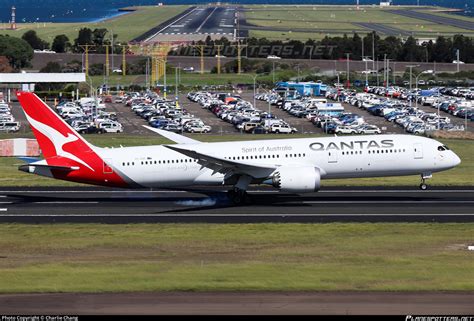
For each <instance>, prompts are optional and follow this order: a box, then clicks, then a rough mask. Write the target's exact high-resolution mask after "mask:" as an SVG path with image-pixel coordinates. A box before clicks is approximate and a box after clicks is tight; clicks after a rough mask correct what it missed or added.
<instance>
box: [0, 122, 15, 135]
mask: <svg viewBox="0 0 474 321" xmlns="http://www.w3.org/2000/svg"><path fill="white" fill-rule="evenodd" d="M19 130H20V123H19V122H5V123H0V132H3V133H11V132H17V131H19Z"/></svg>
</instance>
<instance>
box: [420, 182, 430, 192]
mask: <svg viewBox="0 0 474 321" xmlns="http://www.w3.org/2000/svg"><path fill="white" fill-rule="evenodd" d="M420 189H421V190H422V191H426V190H427V189H428V185H426V184H424V183H421V184H420Z"/></svg>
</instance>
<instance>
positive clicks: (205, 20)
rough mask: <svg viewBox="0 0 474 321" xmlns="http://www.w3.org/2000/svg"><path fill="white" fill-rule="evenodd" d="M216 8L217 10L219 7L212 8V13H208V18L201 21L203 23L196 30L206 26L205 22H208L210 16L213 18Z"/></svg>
mask: <svg viewBox="0 0 474 321" xmlns="http://www.w3.org/2000/svg"><path fill="white" fill-rule="evenodd" d="M216 10H217V7H215V8H214V10H212V12H211V14H210V15H208V16H207V18H206V19H204V21H203V22H202V23H201V25H200V26H199V27H198V28H197V29H196V31H194V32H199V31H200V30H201V28H202V27H203V26H204V24H205V23H206V22H207V20H209V18H211V16H212V15H213V14H214V12H215V11H216Z"/></svg>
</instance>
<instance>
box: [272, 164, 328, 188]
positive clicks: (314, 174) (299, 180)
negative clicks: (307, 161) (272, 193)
mask: <svg viewBox="0 0 474 321" xmlns="http://www.w3.org/2000/svg"><path fill="white" fill-rule="evenodd" d="M272 184H273V187H276V188H278V189H280V190H281V191H283V192H291V193H312V192H317V191H319V188H320V187H321V173H320V172H319V169H317V168H315V167H309V166H308V167H292V166H282V167H279V168H278V169H277V170H276V171H275V172H274V173H273V176H272Z"/></svg>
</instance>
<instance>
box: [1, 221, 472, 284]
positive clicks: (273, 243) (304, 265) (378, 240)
mask: <svg viewBox="0 0 474 321" xmlns="http://www.w3.org/2000/svg"><path fill="white" fill-rule="evenodd" d="M473 229H474V224H363V223H360V224H245V225H234V224H226V225H219V224H214V225H213V224H149V225H144V224H138V225H102V224H87V225H80V224H71V225H9V224H2V225H0V235H2V237H1V238H0V292H1V293H18V292H125V291H245V290H250V291H253V290H255V291H258V290H270V291H287V290H290V291H299V290H302V291H346V290H348V291H438V290H443V291H444V290H455V291H472V290H474V279H473V278H472V271H473V269H474V260H473V253H472V252H468V251H467V250H466V247H467V245H468V244H471V243H472V242H473V241H474V237H473V234H472V231H473Z"/></svg>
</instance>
